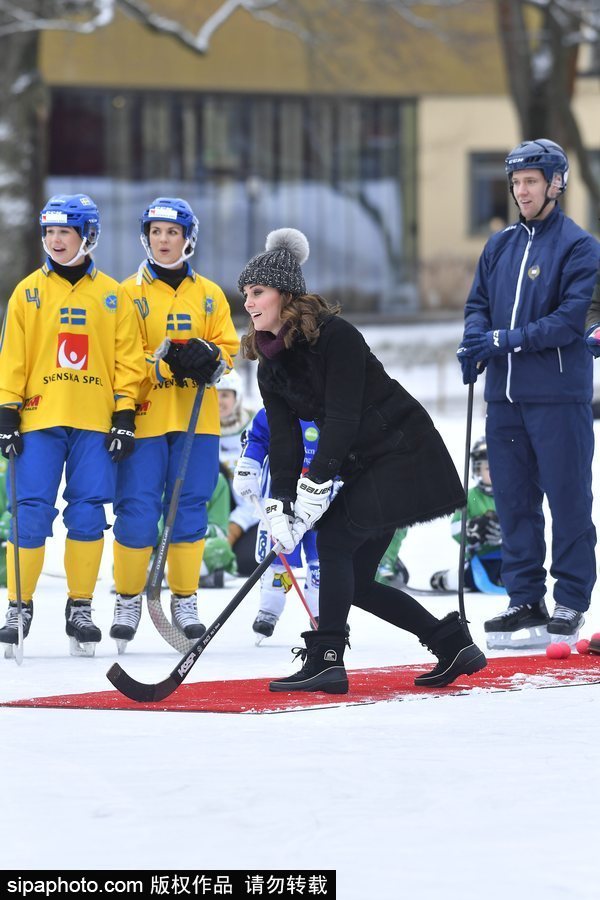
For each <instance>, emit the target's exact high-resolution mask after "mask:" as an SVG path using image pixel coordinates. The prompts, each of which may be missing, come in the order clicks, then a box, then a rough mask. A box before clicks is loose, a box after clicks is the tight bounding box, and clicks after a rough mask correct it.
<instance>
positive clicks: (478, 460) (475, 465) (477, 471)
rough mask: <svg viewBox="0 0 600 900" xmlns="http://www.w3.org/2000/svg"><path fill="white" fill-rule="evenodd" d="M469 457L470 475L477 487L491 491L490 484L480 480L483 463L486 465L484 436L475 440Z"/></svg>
mask: <svg viewBox="0 0 600 900" xmlns="http://www.w3.org/2000/svg"><path fill="white" fill-rule="evenodd" d="M470 457H471V475H472V476H473V480H474V481H475V483H476V484H477V486H478V487H479V488H481V489H482V490H484V491H487V492H489V493H491V485H489V484H485V483H484V482H483V481H482V470H483V467H484V465H485V466H488V465H489V463H488V452H487V441H486V439H485V438H483V437H482V438H479V440H477V441H475V443H474V444H473V447H472V449H471V453H470Z"/></svg>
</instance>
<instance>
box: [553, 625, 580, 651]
mask: <svg viewBox="0 0 600 900" xmlns="http://www.w3.org/2000/svg"><path fill="white" fill-rule="evenodd" d="M548 637H549V638H550V643H551V644H568V645H569V647H574V646H575V644H576V643H577V641H578V640H579V629H578V630H577V631H575V632H574V633H573V634H548Z"/></svg>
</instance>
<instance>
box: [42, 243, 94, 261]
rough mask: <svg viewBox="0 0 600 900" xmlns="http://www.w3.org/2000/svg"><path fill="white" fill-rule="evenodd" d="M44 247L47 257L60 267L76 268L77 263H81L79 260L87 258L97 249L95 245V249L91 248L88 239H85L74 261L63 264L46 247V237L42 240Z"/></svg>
mask: <svg viewBox="0 0 600 900" xmlns="http://www.w3.org/2000/svg"><path fill="white" fill-rule="evenodd" d="M42 247H43V248H44V251H45V253H46V255H47V256H49V257H50V259H51V260H52V261H53V262H55V263H58V265H59V266H75V265H77V263H78V262H79V260H80V259H81V258H82V257H84V256H87V254H88V253H91V251H92V250H93V249H95V245H94V247H89V246H88V240H87V238H84V239H83V240H82V242H81V246H80V247H79V250H78V251H77V253H76V254H75V256H74V257H73V259H71V260H69V262H63V261H62V260H60V259H55V258H54V256H53V255H52V251H51V250H49V249H48V247H47V246H46V238H44V237H43V238H42Z"/></svg>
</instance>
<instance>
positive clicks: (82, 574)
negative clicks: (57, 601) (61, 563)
mask: <svg viewBox="0 0 600 900" xmlns="http://www.w3.org/2000/svg"><path fill="white" fill-rule="evenodd" d="M103 549H104V538H103V537H101V538H100V540H99V541H72V540H71V539H70V538H67V539H66V541H65V572H66V575H67V591H68V592H69V597H72V598H73V600H87V599H91V598H92V597H93V595H94V590H95V587H96V582H97V581H98V571H99V569H100V561H101V559H102V550H103Z"/></svg>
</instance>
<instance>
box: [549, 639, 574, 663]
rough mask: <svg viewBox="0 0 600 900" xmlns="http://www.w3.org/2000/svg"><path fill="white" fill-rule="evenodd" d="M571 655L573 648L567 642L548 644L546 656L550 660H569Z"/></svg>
mask: <svg viewBox="0 0 600 900" xmlns="http://www.w3.org/2000/svg"><path fill="white" fill-rule="evenodd" d="M570 655H571V648H570V647H569V645H568V644H567V643H566V642H565V641H559V642H558V643H556V644H548V646H547V647H546V656H547V657H548V659H567V657H569V656H570Z"/></svg>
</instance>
